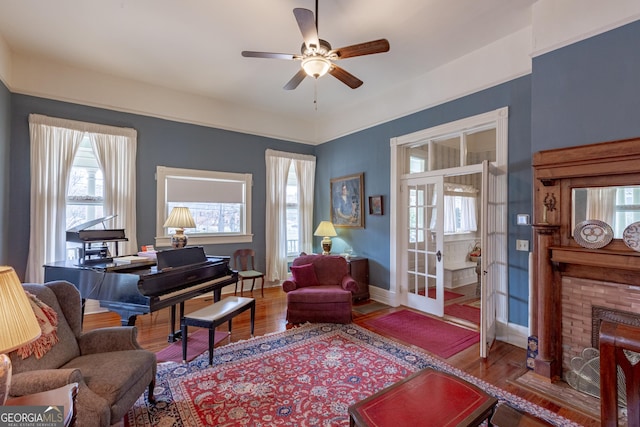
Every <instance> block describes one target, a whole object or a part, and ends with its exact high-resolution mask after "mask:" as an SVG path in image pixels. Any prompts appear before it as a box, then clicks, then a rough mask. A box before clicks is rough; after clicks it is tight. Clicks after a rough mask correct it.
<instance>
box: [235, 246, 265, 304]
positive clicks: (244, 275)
mask: <svg viewBox="0 0 640 427" xmlns="http://www.w3.org/2000/svg"><path fill="white" fill-rule="evenodd" d="M255 255H256V252H255V251H254V250H253V249H238V250H237V251H235V252H234V253H233V266H234V267H233V268H234V270H236V271H237V272H238V280H236V289H235V291H234V295H235V294H237V293H238V281H240V296H242V291H243V290H244V281H245V279H251V292H253V287H254V286H255V284H256V279H258V278H260V279H262V287H261V292H262V296H263V297H264V273H262V272H260V271H257V270H255V268H256V264H255V260H254V257H255Z"/></svg>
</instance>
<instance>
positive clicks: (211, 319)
mask: <svg viewBox="0 0 640 427" xmlns="http://www.w3.org/2000/svg"><path fill="white" fill-rule="evenodd" d="M249 309H251V337H253V329H254V323H255V318H256V300H255V299H253V298H245V297H237V296H230V297H227V298H223V299H221V300H220V301H217V302H214V303H213V304H212V305H210V306H208V307H204V308H201V309H200V310H196V311H194V312H193V313H189V314H185V315H184V317H183V318H182V319H181V320H180V328H181V329H182V361H183V363H186V359H187V327H188V326H198V327H200V328H207V329H209V365H213V338H214V335H215V329H216V327H218V326H220V325H222V324H223V323H224V322H229V333H231V319H233V318H234V317H235V316H237V315H238V314H240V313H242V312H243V311H246V310H249Z"/></svg>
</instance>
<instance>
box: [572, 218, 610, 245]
mask: <svg viewBox="0 0 640 427" xmlns="http://www.w3.org/2000/svg"><path fill="white" fill-rule="evenodd" d="M573 238H574V239H575V241H576V242H577V243H578V244H579V245H580V246H582V247H583V248H588V249H599V248H603V247H605V246H607V245H608V244H609V243H610V242H611V240H612V239H613V230H612V229H611V226H610V225H609V224H607V223H606V222H604V221H598V220H597V219H589V220H586V221H582V222H581V223H580V224H578V225H576V229H575V230H574V231H573Z"/></svg>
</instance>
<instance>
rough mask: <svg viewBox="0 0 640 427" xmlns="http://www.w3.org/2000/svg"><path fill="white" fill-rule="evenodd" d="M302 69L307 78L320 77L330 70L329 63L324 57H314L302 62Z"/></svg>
mask: <svg viewBox="0 0 640 427" xmlns="http://www.w3.org/2000/svg"><path fill="white" fill-rule="evenodd" d="M302 68H303V69H304V72H305V73H307V75H308V76H309V77H314V78H316V79H317V78H318V77H322V76H324V75H325V74H327V71H329V68H331V62H330V61H329V60H328V59H327V58H325V57H324V56H320V55H314V56H310V57H308V58H305V59H303V60H302Z"/></svg>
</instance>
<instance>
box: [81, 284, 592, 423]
mask: <svg viewBox="0 0 640 427" xmlns="http://www.w3.org/2000/svg"><path fill="white" fill-rule="evenodd" d="M227 289H229V288H227ZM248 295H249V294H248V293H247V292H245V293H244V296H248ZM225 296H226V295H225V294H223V298H224V297H225ZM253 297H255V298H256V321H255V336H261V335H265V334H268V333H272V332H279V331H284V330H286V329H288V328H290V327H291V326H290V325H287V323H286V320H285V313H286V294H285V293H284V292H283V291H282V289H281V288H279V287H278V288H267V289H265V290H264V298H262V297H261V296H260V291H254V293H253ZM211 301H212V298H198V299H193V300H190V301H187V302H186V303H185V312H187V313H188V312H191V311H194V310H197V309H198V308H201V307H203V306H205V305H207V304H210V303H211ZM401 309H406V307H397V308H393V307H392V308H388V309H383V310H378V311H375V312H373V313H369V314H360V313H357V312H355V311H354V323H356V324H359V325H362V322H363V321H365V320H366V319H371V318H375V317H378V316H382V315H385V314H388V313H390V312H394V311H397V310H401ZM119 324H120V317H119V316H118V315H117V314H115V313H112V312H106V313H96V314H88V315H86V316H85V319H84V330H85V331H87V330H91V329H95V328H99V327H105V326H117V325H119ZM136 326H137V327H138V342H139V343H140V345H141V346H142V347H144V348H146V349H148V350H151V351H153V352H156V351H159V350H161V349H162V348H164V347H166V346H167V345H168V343H167V336H168V334H169V309H163V310H160V311H158V312H155V313H152V314H148V315H144V316H138V319H137V321H136ZM222 328H223V329H224V330H226V325H223V326H222ZM374 332H377V331H374ZM248 338H250V332H249V316H243V315H242V316H239V317H238V318H237V319H234V321H233V334H232V336H231V338H230V340H231V341H232V342H235V341H239V340H245V339H248ZM388 338H391V339H393V338H394V337H388ZM228 342H229V339H225V340H224V341H222V342H221V343H220V345H224V344H227V343H228ZM478 354H479V347H478V345H477V344H476V345H474V346H472V347H470V348H468V349H466V350H464V351H462V352H460V353H458V354H456V355H454V356H452V357H450V358H449V359H446V362H447V363H449V364H451V365H453V366H455V367H457V368H458V369H461V370H463V371H465V372H468V373H469V374H471V375H474V376H476V377H478V378H481V379H483V380H484V381H486V382H488V383H491V384H494V385H496V386H498V387H500V388H502V389H504V390H507V391H509V392H511V393H513V394H515V395H517V396H520V397H522V398H524V399H527V400H529V401H531V402H533V403H535V404H537V405H539V406H542V407H544V408H546V409H549V410H551V411H553V412H555V413H558V414H560V415H562V416H564V417H565V418H568V419H570V420H572V421H574V422H576V423H578V424H581V425H584V426H589V427H591V426H593V427H595V426H599V425H600V422H599V419H597V418H594V417H593V416H590V415H589V414H588V413H587V412H586V411H583V410H581V409H580V408H576V406H575V404H573V403H572V402H570V401H563V400H562V398H563V397H564V396H565V395H566V393H563V392H562V390H560V392H558V393H557V395H554V394H552V393H544V392H539V391H535V389H532V388H531V387H524V386H522V385H519V384H518V383H516V379H517V378H519V377H520V376H521V375H523V374H525V373H526V372H527V368H526V366H525V359H526V352H525V350H524V349H521V348H517V347H514V346H512V345H510V344H506V343H504V342H497V343H496V344H495V345H494V347H493V348H492V349H491V352H490V356H489V357H488V358H487V359H486V360H483V359H480V358H479V357H478ZM547 387H549V388H554V386H553V385H551V384H547ZM567 398H569V400H571V399H570V397H569V396H567ZM597 411H598V408H597V407H596V408H595V412H596V413H597Z"/></svg>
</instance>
